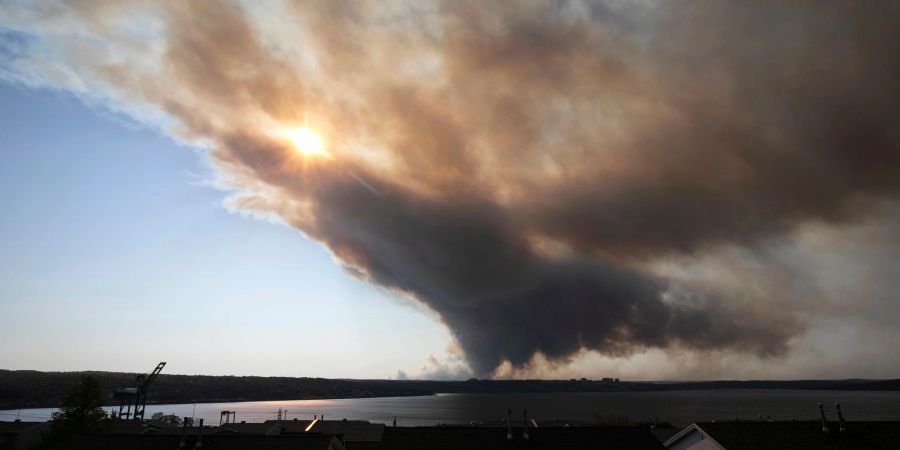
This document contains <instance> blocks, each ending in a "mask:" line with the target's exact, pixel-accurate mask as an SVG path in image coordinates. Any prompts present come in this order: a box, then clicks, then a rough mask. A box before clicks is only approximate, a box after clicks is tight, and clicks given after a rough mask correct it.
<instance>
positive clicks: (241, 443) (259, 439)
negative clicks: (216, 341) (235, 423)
mask: <svg viewBox="0 0 900 450" xmlns="http://www.w3.org/2000/svg"><path fill="white" fill-rule="evenodd" d="M180 442H181V438H180V437H179V436H173V435H147V434H139V435H121V434H119V435H116V434H93V435H80V436H75V437H73V438H72V439H70V440H68V441H65V442H62V443H60V444H59V445H57V446H56V447H53V450H121V449H129V450H172V449H176V448H178V444H179V443H180ZM196 442H197V436H196V435H189V436H187V438H186V439H185V446H184V448H187V449H191V448H194V446H195V444H196ZM202 443H203V447H202V448H203V449H204V450H328V449H333V448H337V449H342V448H343V446H342V445H341V444H340V443H339V442H337V440H336V439H335V438H334V437H332V436H259V435H204V436H203V439H202Z"/></svg>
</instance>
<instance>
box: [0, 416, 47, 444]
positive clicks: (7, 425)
mask: <svg viewBox="0 0 900 450" xmlns="http://www.w3.org/2000/svg"><path fill="white" fill-rule="evenodd" d="M49 430H50V422H22V421H20V420H16V421H15V422H0V450H27V449H29V448H31V447H33V446H35V445H37V444H40V443H41V433H46V432H47V431H49Z"/></svg>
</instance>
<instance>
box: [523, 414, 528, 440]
mask: <svg viewBox="0 0 900 450" xmlns="http://www.w3.org/2000/svg"><path fill="white" fill-rule="evenodd" d="M522 430H523V432H522V438H523V439H525V440H526V441H527V440H528V410H527V409H523V410H522Z"/></svg>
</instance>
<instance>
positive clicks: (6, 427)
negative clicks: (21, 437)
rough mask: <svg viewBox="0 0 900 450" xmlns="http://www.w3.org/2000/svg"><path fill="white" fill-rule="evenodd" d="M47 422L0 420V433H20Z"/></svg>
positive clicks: (44, 424) (45, 424)
mask: <svg viewBox="0 0 900 450" xmlns="http://www.w3.org/2000/svg"><path fill="white" fill-rule="evenodd" d="M47 424H48V422H0V433H21V432H23V431H26V430H29V429H31V428H36V427H42V426H47Z"/></svg>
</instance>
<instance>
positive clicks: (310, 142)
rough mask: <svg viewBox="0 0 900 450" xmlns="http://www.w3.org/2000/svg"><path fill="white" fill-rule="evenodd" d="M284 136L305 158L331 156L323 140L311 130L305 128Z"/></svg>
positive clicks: (290, 131) (286, 132)
mask: <svg viewBox="0 0 900 450" xmlns="http://www.w3.org/2000/svg"><path fill="white" fill-rule="evenodd" d="M284 136H285V137H286V138H287V139H288V140H290V141H291V144H293V146H294V148H295V149H296V150H297V151H298V152H300V153H301V154H303V156H325V157H328V156H331V154H330V153H328V152H327V151H326V150H325V148H324V145H323V143H322V138H321V137H319V134H318V133H316V132H315V131H314V130H312V129H311V128H307V127H303V128H297V129H295V130H288V131H285V132H284Z"/></svg>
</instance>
